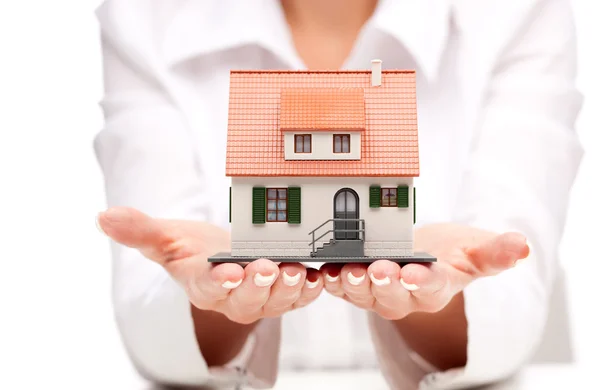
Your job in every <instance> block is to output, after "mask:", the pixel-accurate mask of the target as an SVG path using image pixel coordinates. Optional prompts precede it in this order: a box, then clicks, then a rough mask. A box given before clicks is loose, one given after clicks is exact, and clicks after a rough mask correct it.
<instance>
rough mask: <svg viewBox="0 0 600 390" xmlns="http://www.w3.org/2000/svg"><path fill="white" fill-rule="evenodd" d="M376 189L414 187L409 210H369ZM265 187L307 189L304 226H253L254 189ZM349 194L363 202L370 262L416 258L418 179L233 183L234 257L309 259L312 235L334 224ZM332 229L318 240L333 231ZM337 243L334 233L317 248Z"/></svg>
mask: <svg viewBox="0 0 600 390" xmlns="http://www.w3.org/2000/svg"><path fill="white" fill-rule="evenodd" d="M371 185H378V186H381V187H382V188H386V187H387V188H396V187H397V186H399V185H407V186H408V187H409V191H408V192H409V207H406V208H398V207H379V208H371V207H370V205H369V191H370V186H371ZM255 186H261V187H266V188H269V187H277V188H282V187H290V186H297V187H300V188H301V223H300V224H290V223H287V222H265V223H264V224H253V223H252V189H253V187H255ZM344 188H349V189H352V190H353V191H354V192H355V193H356V195H357V196H358V213H359V214H358V218H360V219H364V220H365V225H366V226H365V229H366V232H365V246H364V248H365V255H366V256H412V255H413V207H414V199H413V179H412V178H384V177H373V178H365V177H272V178H270V177H265V178H257V177H233V178H232V188H231V240H232V248H231V249H232V255H233V256H265V257H269V256H309V255H310V252H311V250H312V247H311V246H310V245H309V244H310V242H311V241H312V237H311V236H309V232H311V231H312V230H314V229H315V228H317V227H318V226H319V225H321V224H322V223H323V222H325V221H326V220H328V219H330V218H333V213H334V197H335V195H336V193H338V191H339V190H341V189H344ZM332 228H333V225H332V223H331V222H330V223H328V224H327V225H326V226H324V227H323V228H322V229H320V230H319V231H318V232H317V233H316V236H315V237H318V236H319V235H321V234H322V233H324V232H326V231H327V230H329V229H332ZM330 238H333V233H329V234H328V235H326V236H325V237H323V238H322V239H321V240H320V243H318V245H317V246H320V245H321V244H322V243H323V242H326V241H329V239H330Z"/></svg>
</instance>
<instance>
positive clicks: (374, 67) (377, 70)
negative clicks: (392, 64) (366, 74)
mask: <svg viewBox="0 0 600 390" xmlns="http://www.w3.org/2000/svg"><path fill="white" fill-rule="evenodd" d="M380 85H381V60H371V86H372V87H378V86H380Z"/></svg>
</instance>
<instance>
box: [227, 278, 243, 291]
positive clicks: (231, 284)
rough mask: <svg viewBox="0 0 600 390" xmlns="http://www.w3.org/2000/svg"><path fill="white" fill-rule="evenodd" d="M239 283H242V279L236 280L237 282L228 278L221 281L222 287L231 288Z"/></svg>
mask: <svg viewBox="0 0 600 390" xmlns="http://www.w3.org/2000/svg"><path fill="white" fill-rule="evenodd" d="M240 284H242V279H240V280H238V281H237V282H231V281H229V280H228V281H226V282H225V283H223V284H222V286H223V288H227V289H230V290H233V289H234V288H236V287H238V286H239V285H240Z"/></svg>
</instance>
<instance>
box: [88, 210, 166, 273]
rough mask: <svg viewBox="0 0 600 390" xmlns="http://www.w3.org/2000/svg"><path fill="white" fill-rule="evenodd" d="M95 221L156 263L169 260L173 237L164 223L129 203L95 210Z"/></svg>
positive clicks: (104, 230) (112, 237) (105, 230)
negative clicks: (96, 215) (99, 211)
mask: <svg viewBox="0 0 600 390" xmlns="http://www.w3.org/2000/svg"><path fill="white" fill-rule="evenodd" d="M97 225H98V228H99V229H100V230H101V231H102V232H103V233H105V234H106V235H107V236H108V237H110V238H111V239H113V240H114V241H116V242H118V243H119V244H122V245H125V246H128V247H130V248H135V249H138V250H139V251H140V252H142V254H143V255H144V256H146V257H148V258H149V259H151V260H154V261H156V262H158V263H159V264H164V263H166V262H167V261H168V260H169V257H170V256H169V255H168V254H169V253H170V252H171V250H170V248H172V246H173V243H174V242H175V241H176V239H175V237H173V235H172V234H169V232H168V229H167V228H168V226H167V225H165V224H164V223H161V221H160V220H158V219H154V218H152V217H150V216H148V215H146V214H144V213H142V212H141V211H138V210H136V209H133V208H129V207H112V208H109V209H108V210H106V211H104V212H102V213H100V214H98V217H97Z"/></svg>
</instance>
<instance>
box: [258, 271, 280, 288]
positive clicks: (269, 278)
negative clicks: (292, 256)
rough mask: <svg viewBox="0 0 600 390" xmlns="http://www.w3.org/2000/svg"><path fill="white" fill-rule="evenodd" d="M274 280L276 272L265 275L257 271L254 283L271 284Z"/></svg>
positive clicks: (263, 285)
mask: <svg viewBox="0 0 600 390" xmlns="http://www.w3.org/2000/svg"><path fill="white" fill-rule="evenodd" d="M274 281H275V274H274V273H272V274H270V275H267V276H264V275H261V274H260V273H258V272H257V273H256V275H254V284H256V285H257V286H258V287H267V286H270V285H271V284H273V282H274Z"/></svg>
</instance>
